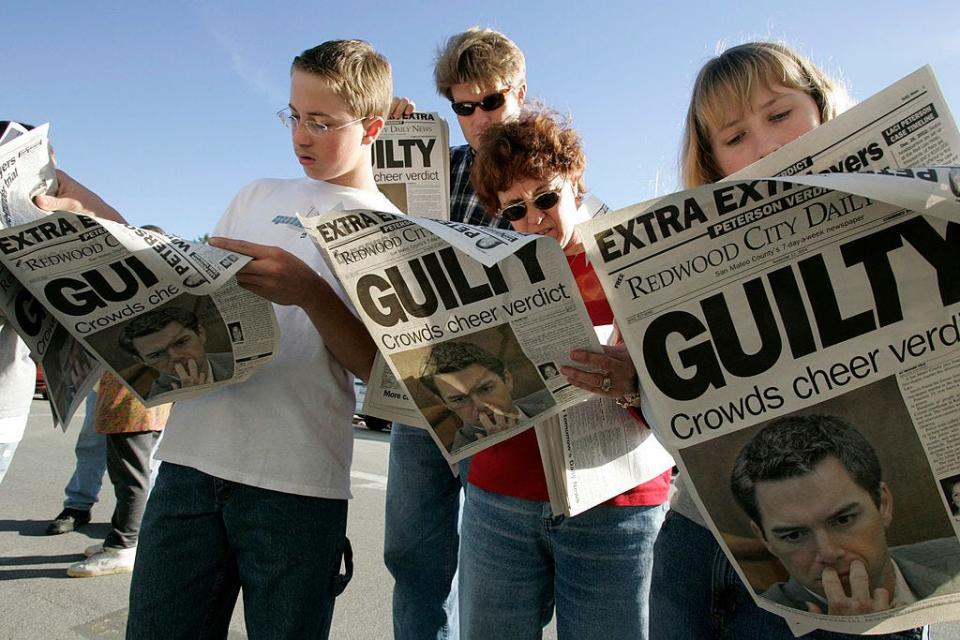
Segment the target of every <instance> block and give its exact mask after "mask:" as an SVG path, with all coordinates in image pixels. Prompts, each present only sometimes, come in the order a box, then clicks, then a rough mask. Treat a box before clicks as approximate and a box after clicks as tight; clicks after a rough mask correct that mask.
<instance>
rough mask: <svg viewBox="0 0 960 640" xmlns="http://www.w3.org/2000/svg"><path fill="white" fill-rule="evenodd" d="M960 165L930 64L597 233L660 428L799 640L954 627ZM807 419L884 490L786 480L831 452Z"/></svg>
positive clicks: (959, 144) (843, 473)
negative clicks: (766, 151)
mask: <svg viewBox="0 0 960 640" xmlns="http://www.w3.org/2000/svg"><path fill="white" fill-rule="evenodd" d="M908 164H909V165H912V166H911V167H908V166H906V165H908ZM958 164H960V134H958V132H957V128H956V124H955V123H954V121H953V118H952V116H951V115H950V112H949V109H948V108H947V105H946V104H945V102H944V99H943V96H942V94H941V92H940V90H939V87H938V86H937V83H936V80H935V78H934V76H933V74H932V71H931V70H930V69H929V68H924V69H921V70H919V71H917V72H915V73H914V74H911V75H910V76H908V77H907V78H905V79H903V80H901V81H899V82H897V83H896V84H894V85H892V86H891V87H890V88H888V89H887V90H885V91H883V92H881V93H879V94H877V95H876V96H874V97H872V98H870V99H869V100H867V101H865V102H863V103H861V104H860V105H858V106H857V107H855V108H853V109H851V110H850V111H849V112H847V113H845V114H843V115H841V116H839V117H838V118H836V119H835V120H833V121H831V122H829V123H826V124H824V125H823V126H821V127H819V128H818V129H816V130H814V131H813V132H811V133H810V134H808V135H806V136H804V137H803V138H801V139H799V140H798V141H796V142H794V143H792V144H790V145H788V146H786V147H784V148H782V149H780V150H779V151H778V152H776V153H775V154H772V155H770V156H768V157H767V158H765V159H764V160H763V161H762V162H760V163H757V164H756V165H753V166H751V167H749V168H748V169H746V170H744V171H742V172H741V173H740V174H738V175H737V176H735V179H731V180H730V181H726V182H721V183H718V184H716V185H709V186H706V187H702V188H699V189H693V190H689V191H683V192H680V193H677V194H674V195H672V196H667V197H664V198H660V199H658V200H656V201H652V202H649V203H642V204H638V205H634V206H632V207H628V208H626V209H623V210H620V211H617V212H613V213H611V214H608V215H607V216H605V217H604V218H602V219H599V220H595V221H591V222H588V223H585V225H584V227H583V235H584V238H585V241H586V244H587V249H588V253H589V255H590V257H591V261H592V263H593V264H594V266H595V268H596V270H597V273H598V275H599V277H600V280H601V283H602V284H603V286H604V289H605V291H606V292H607V295H608V298H609V300H610V302H611V305H612V307H613V309H614V314H615V316H616V318H617V320H618V323H619V325H620V327H621V329H622V331H623V333H624V337H625V340H626V343H627V346H628V348H629V349H630V352H631V354H632V355H633V356H634V359H635V361H636V362H637V363H638V371H639V374H640V380H641V388H642V389H643V391H644V394H645V398H644V402H645V406H644V413H645V415H646V416H647V417H648V418H649V419H650V420H651V424H652V426H653V427H654V429H655V430H656V431H657V433H658V435H659V437H660V438H661V440H662V441H663V442H664V443H666V444H668V445H669V446H670V447H671V448H672V450H673V451H674V452H675V457H676V459H677V462H678V464H679V465H680V466H681V468H682V470H683V472H684V473H685V474H686V475H687V476H688V478H687V479H688V485H690V486H691V489H692V490H693V493H694V498H695V500H696V502H697V503H698V506H699V507H700V508H701V511H702V512H703V513H704V514H705V515H706V516H707V519H708V520H709V521H710V524H711V526H712V528H713V530H714V533H715V535H716V536H717V539H718V541H719V542H720V544H721V546H722V547H723V548H724V549H725V551H726V553H727V556H728V557H729V558H730V560H731V562H732V564H733V565H734V566H735V567H736V568H737V571H738V572H739V573H740V575H741V577H742V578H743V579H744V582H745V584H748V585H750V586H751V587H752V588H753V590H754V594H755V596H756V601H757V604H758V605H759V606H761V607H763V608H764V609H767V610H770V611H773V612H775V613H777V614H779V615H782V616H784V617H785V618H786V620H787V621H788V623H790V625H791V628H792V629H793V630H794V631H795V632H796V633H798V634H799V633H805V632H807V631H809V630H811V629H814V628H824V629H829V630H832V631H837V632H845V633H863V632H868V631H869V632H870V633H888V632H892V631H895V630H900V629H906V628H911V627H915V626H920V625H922V624H926V623H930V622H935V621H942V620H947V619H953V618H960V543H958V540H957V535H958V533H960V522H958V519H957V518H956V517H953V516H952V512H953V511H952V510H953V508H955V507H956V505H954V503H953V499H952V498H951V497H950V496H951V494H950V491H951V488H952V486H953V484H955V482H954V481H955V480H960V437H958V435H957V434H958V433H960V430H958V429H957V428H956V427H957V425H958V424H960V405H958V404H957V402H956V398H957V388H956V386H955V380H956V379H957V378H956V375H955V374H954V372H955V371H957V370H958V369H960V350H958V349H957V347H958V344H960V317H958V312H960V287H958V285H957V283H958V282H960V263H958V262H957V256H958V255H960V226H958V223H960V168H958V167H957V166H926V167H924V166H923V165H958ZM848 171H860V172H865V173H841V172H848ZM776 174H780V175H781V176H789V177H779V178H768V179H762V178H763V177H764V176H774V175H776ZM807 174H815V175H807ZM758 178H761V179H758ZM824 424H828V425H834V426H832V427H831V426H826V427H824V426H822V425H824ZM811 425H813V426H814V427H815V428H817V429H834V430H835V431H836V430H839V431H840V432H842V433H844V434H846V435H847V437H848V438H850V439H851V441H852V440H856V441H857V442H858V443H860V444H858V445H857V446H853V445H850V446H846V447H841V449H842V450H843V451H844V452H845V453H844V455H850V456H853V455H854V454H853V453H851V452H853V451H860V452H861V454H858V455H859V458H858V459H860V460H861V461H865V460H869V459H871V457H872V458H873V459H875V460H877V462H878V465H873V464H872V463H871V464H868V463H867V462H863V463H862V467H861V468H863V469H878V471H877V473H878V474H879V477H880V478H881V479H882V484H881V485H880V488H878V487H877V484H876V483H875V482H872V481H869V482H868V481H865V480H863V481H862V482H864V483H865V484H869V485H870V487H871V488H870V490H869V492H868V491H867V490H866V489H864V488H863V485H861V484H857V482H856V481H854V480H853V479H852V472H851V471H849V468H848V467H846V466H844V463H841V462H840V460H839V456H834V455H833V454H832V453H830V454H828V455H827V457H826V458H824V459H822V460H818V461H816V462H815V463H813V464H814V466H813V470H814V471H815V472H811V471H810V469H809V468H807V469H804V468H800V467H797V468H793V467H791V466H790V465H791V464H793V463H792V462H791V460H792V459H793V458H795V457H796V456H795V454H796V453H797V452H798V451H800V450H807V449H809V448H810V445H811V444H814V445H817V446H819V445H821V444H823V443H825V442H826V436H822V435H809V433H810V429H811V428H812V427H811ZM836 425H840V426H839V427H838V426H836ZM816 433H826V431H822V432H820V431H818V432H816ZM798 434H799V435H798ZM804 434H807V436H806V437H805V438H804V437H803V435H804ZM854 434H856V437H854ZM787 442H792V443H793V444H792V445H790V446H789V447H788V448H787V449H786V450H785V452H778V450H777V447H778V446H779V447H785V446H787V445H785V444H784V443H787ZM824 446H825V445H824ZM765 447H766V448H765ZM827 451H832V449H827ZM774 461H776V462H774ZM764 465H767V466H766V467H764ZM734 467H736V468H737V474H734ZM763 468H765V469H766V470H765V471H763V472H762V473H761V472H760V471H758V469H763ZM791 469H792V471H791ZM754 474H756V475H754ZM763 474H769V475H763ZM778 474H780V475H778ZM734 477H736V478H737V482H736V486H737V487H738V488H739V489H738V491H737V495H734V490H733V488H732V487H733V485H734V483H733V481H732V478H734ZM818 483H819V484H818ZM958 494H960V492H958ZM837 505H839V507H838V506H837ZM951 505H953V506H951ZM894 507H895V508H894ZM748 514H752V515H748ZM758 520H759V521H760V522H759V523H758V522H757V521H758ZM843 536H846V538H844V537H843ZM855 559H859V560H860V561H859V562H854V560H855ZM827 567H829V568H830V569H829V570H827V569H826V568H827ZM864 574H865V575H864ZM867 578H869V581H868V580H867ZM851 582H855V583H857V584H858V585H859V586H858V587H857V589H856V593H854V590H853V589H852V588H851V586H850V583H851ZM867 584H869V585H870V586H869V588H868V587H866V585H867ZM878 586H883V587H885V588H886V589H887V592H886V594H884V593H882V592H875V591H873V590H872V589H874V588H876V587H878ZM840 591H842V593H838V592H840ZM850 595H853V596H854V597H853V598H852V599H851V598H847V596H850ZM845 598H846V601H845ZM808 603H809V604H808ZM871 610H875V611H877V613H864V611H871Z"/></svg>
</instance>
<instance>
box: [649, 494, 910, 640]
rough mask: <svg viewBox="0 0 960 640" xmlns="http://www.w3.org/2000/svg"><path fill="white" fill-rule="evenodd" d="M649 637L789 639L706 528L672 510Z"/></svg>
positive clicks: (659, 558)
mask: <svg viewBox="0 0 960 640" xmlns="http://www.w3.org/2000/svg"><path fill="white" fill-rule="evenodd" d="M650 637H651V638H656V639H657V640H741V639H743V638H763V640H793V638H794V635H793V632H791V631H790V629H789V627H788V626H787V623H786V622H784V620H783V618H781V617H780V616H778V615H775V614H773V613H770V612H769V611H764V610H763V609H761V608H760V607H758V606H757V605H756V604H754V602H753V599H752V598H751V597H750V593H749V592H748V591H747V588H746V587H745V586H744V584H743V582H742V581H741V580H740V577H739V576H738V575H737V573H736V571H734V569H733V567H732V566H731V565H730V563H729V562H728V561H727V557H726V556H725V555H724V553H723V550H722V549H721V548H720V545H719V544H717V541H716V540H715V539H714V537H713V534H712V533H711V532H710V530H709V529H707V528H706V527H702V526H700V525H699V524H697V523H695V522H693V521H692V520H690V519H689V518H685V517H684V516H682V515H680V514H679V513H677V512H676V511H671V512H669V513H668V514H667V517H666V519H665V520H664V523H663V528H662V529H661V530H660V536H659V537H658V538H657V544H656V548H655V554H654V563H653V584H652V586H651V594H650ZM864 637H869V638H879V639H886V640H893V639H894V638H896V639H897V640H919V639H921V638H925V637H926V636H925V635H924V631H923V630H922V629H914V630H911V631H903V632H901V633H894V634H888V635H882V636H859V635H856V636H855V635H847V634H841V633H833V632H830V631H822V630H821V631H814V632H812V633H810V634H808V635H805V636H803V638H805V639H809V640H847V639H849V640H853V639H854V638H864Z"/></svg>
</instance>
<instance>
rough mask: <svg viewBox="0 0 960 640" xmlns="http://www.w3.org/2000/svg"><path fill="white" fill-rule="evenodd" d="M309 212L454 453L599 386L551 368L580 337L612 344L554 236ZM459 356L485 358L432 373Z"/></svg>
mask: <svg viewBox="0 0 960 640" xmlns="http://www.w3.org/2000/svg"><path fill="white" fill-rule="evenodd" d="M301 221H302V222H303V224H304V228H306V229H307V231H308V232H309V233H310V234H311V236H312V237H313V238H314V240H315V241H316V243H317V245H318V247H319V248H320V250H321V252H322V253H323V254H324V256H325V259H326V260H327V261H328V262H329V264H330V266H331V269H332V271H333V272H334V273H335V274H336V276H337V278H338V279H339V280H340V282H341V283H342V285H343V287H344V290H345V291H347V293H348V295H349V296H350V298H351V300H352V301H353V303H354V305H355V307H356V309H357V311H358V313H359V315H360V318H361V319H362V320H363V322H364V324H365V325H366V326H367V328H368V330H369V331H370V333H371V335H372V336H373V339H374V341H375V342H376V344H377V346H378V348H379V349H380V351H381V352H382V354H383V355H384V360H385V361H386V363H387V365H388V366H389V368H390V370H391V372H392V373H393V375H394V376H395V378H396V379H397V380H398V381H399V385H400V387H401V388H402V389H404V390H405V393H406V395H407V396H408V397H409V398H410V399H411V400H412V402H413V404H414V405H415V406H416V407H417V409H418V412H419V413H420V414H421V415H422V416H423V421H425V422H426V423H427V424H429V425H430V429H429V432H430V433H431V435H432V437H433V439H434V441H435V442H436V443H437V445H438V446H439V447H440V450H441V452H442V453H443V455H444V457H445V458H446V459H447V460H448V462H450V463H453V462H457V461H459V460H461V459H463V458H466V457H469V456H471V455H473V454H475V453H477V452H478V451H481V450H482V449H485V448H487V447H489V446H491V445H493V444H496V443H497V442H501V441H503V440H504V439H506V438H509V437H511V436H513V435H516V434H518V433H520V432H522V431H523V430H525V429H527V428H529V427H531V426H533V424H534V423H535V422H537V421H539V420H542V419H544V418H546V417H549V416H551V415H555V414H557V413H558V412H559V411H560V410H561V409H564V408H567V407H570V406H573V405H575V404H577V403H579V402H582V401H583V400H585V399H586V398H587V397H588V396H589V394H588V393H587V392H586V391H584V390H582V389H578V388H577V387H574V386H573V385H570V384H569V383H568V382H567V381H566V379H565V378H563V377H562V376H551V377H547V376H546V375H545V373H544V372H545V371H547V370H548V368H552V369H554V370H559V368H560V366H562V365H564V364H573V362H572V361H571V360H570V357H569V356H570V351H571V349H573V348H586V349H589V350H592V351H599V350H600V348H601V347H600V343H599V341H598V340H597V337H596V334H595V333H594V331H593V326H592V324H591V322H590V318H589V316H588V314H587V310H586V307H585V306H584V304H583V300H582V299H581V298H580V296H579V293H578V292H577V288H576V283H575V282H574V278H573V274H572V273H571V272H570V268H569V266H568V264H567V260H566V258H565V256H564V255H563V252H562V250H561V249H560V246H559V245H558V244H557V243H556V242H555V241H553V240H552V239H549V238H543V237H540V236H529V235H523V234H520V233H516V232H513V231H508V230H502V229H489V228H477V227H470V226H468V225H462V224H455V223H450V222H445V221H435V220H428V219H421V218H412V217H405V216H397V215H394V214H389V213H381V212H375V211H348V212H333V213H330V214H327V215H324V216H318V217H311V218H301ZM464 354H466V355H464ZM478 354H479V355H478ZM460 357H471V358H482V359H483V362H484V363H485V364H484V365H482V366H481V365H479V364H474V365H472V368H468V369H465V370H464V371H466V372H469V373H475V374H476V375H477V378H476V379H473V378H471V379H469V380H467V379H466V378H464V379H461V378H460V377H459V376H452V374H451V377H450V378H449V379H448V377H446V374H443V373H442V371H443V370H442V367H441V368H440V370H439V371H438V373H437V376H436V377H434V376H431V375H429V374H428V371H427V367H428V363H430V362H443V361H447V360H451V359H455V358H460ZM491 371H496V374H497V375H493V376H492V377H491V379H490V380H488V379H487V378H486V377H485V376H487V374H488V373H490V372H491ZM441 378H442V382H441V381H440V380H441ZM435 380H436V381H437V382H436V385H449V388H447V387H445V391H440V390H439V389H438V388H431V386H430V385H431V384H432V383H433V382H434V381H435ZM372 386H376V385H372ZM438 393H447V394H448V397H447V400H448V402H447V403H446V404H444V403H443V402H441V399H440V396H439V395H438ZM371 396H374V397H376V392H375V391H371ZM471 399H477V402H472V401H471ZM458 405H459V406H458ZM480 407H484V409H483V410H481V409H480ZM374 415H377V414H376V413H374ZM379 417H384V418H390V417H392V416H387V415H381V416H379Z"/></svg>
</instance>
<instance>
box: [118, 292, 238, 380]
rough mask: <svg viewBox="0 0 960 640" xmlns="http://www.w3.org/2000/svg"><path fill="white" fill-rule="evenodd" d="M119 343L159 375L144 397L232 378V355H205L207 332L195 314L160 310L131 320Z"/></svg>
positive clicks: (120, 336) (166, 308)
mask: <svg viewBox="0 0 960 640" xmlns="http://www.w3.org/2000/svg"><path fill="white" fill-rule="evenodd" d="M118 344H119V346H120V348H121V349H123V350H124V351H125V352H127V353H129V354H130V355H132V356H134V357H135V358H136V359H137V360H139V361H140V362H141V363H143V364H144V365H146V366H147V367H149V368H151V369H153V370H154V371H156V372H157V373H158V374H159V377H157V379H156V380H154V381H153V384H152V386H151V387H150V391H149V393H148V394H147V398H152V397H154V396H157V395H160V394H162V393H167V392H169V391H174V390H177V389H183V388H186V387H192V386H196V385H201V384H209V383H211V382H219V381H221V380H225V379H227V378H229V377H230V376H232V375H233V354H232V353H230V352H224V353H208V352H207V349H206V344H207V331H206V329H205V328H204V327H203V326H202V325H201V324H200V319H199V317H198V316H197V314H196V313H194V312H193V311H190V310H189V309H184V308H182V307H175V306H167V307H159V308H157V309H153V310H151V311H148V312H147V313H144V314H143V315H141V316H138V317H136V318H134V319H133V320H131V321H130V322H128V323H127V324H126V325H125V326H124V327H123V329H122V331H121V332H120V335H119V338H118Z"/></svg>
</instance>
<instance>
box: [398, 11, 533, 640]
mask: <svg viewBox="0 0 960 640" xmlns="http://www.w3.org/2000/svg"><path fill="white" fill-rule="evenodd" d="M434 82H435V84H436V87H437V92H438V93H439V94H440V95H442V96H443V97H445V98H446V99H448V100H449V101H450V102H451V107H452V109H453V112H454V113H455V114H456V115H457V121H458V122H459V123H460V130H461V131H462V132H463V137H464V138H465V139H466V140H467V144H465V145H462V146H458V147H452V148H451V149H450V219H451V220H453V221H455V222H465V223H467V224H473V225H484V226H485V225H490V224H496V226H499V227H502V228H509V227H510V221H509V220H507V219H505V218H498V219H491V218H490V217H489V216H486V215H485V214H484V209H483V206H482V205H481V204H480V200H479V199H478V198H477V194H476V193H475V192H474V190H473V187H472V186H471V185H470V169H471V167H472V166H473V157H474V149H475V148H476V147H477V146H478V145H479V143H480V138H481V136H482V135H483V132H484V131H485V130H486V128H487V127H488V126H489V125H490V124H492V123H495V122H502V121H504V120H509V119H511V118H515V117H516V116H517V115H519V113H520V109H521V107H522V106H523V99H524V96H525V95H526V91H527V82H526V62H525V60H524V57H523V52H522V51H520V48H519V47H518V46H517V45H516V44H515V43H514V42H513V41H511V40H510V39H509V38H508V37H506V36H505V35H503V34H502V33H499V32H497V31H494V30H492V29H481V28H478V27H472V28H470V29H467V30H466V31H464V32H463V33H458V34H455V35H453V36H451V37H450V38H449V39H448V40H447V42H446V44H445V45H444V46H443V48H442V49H440V51H439V53H438V55H437V59H436V61H435V67H434ZM412 110H413V104H412V103H410V102H408V101H407V100H405V99H400V100H395V101H394V105H393V107H392V109H391V115H392V117H400V116H401V115H402V114H403V113H405V112H410V111H412ZM468 464H469V462H466V461H465V462H464V463H461V464H460V477H461V478H465V477H466V470H467V465H468ZM460 490H461V483H460V480H458V479H457V478H456V477H454V476H453V474H451V472H450V467H449V465H448V464H447V462H446V460H445V459H444V458H443V456H442V455H441V454H440V450H439V449H438V448H437V445H436V444H434V442H433V440H432V439H431V438H430V435H429V434H428V433H427V432H426V431H425V430H423V429H417V428H414V427H410V426H407V425H403V424H400V423H396V424H394V425H393V429H392V430H391V433H390V471H389V479H388V481H387V512H386V522H385V532H384V561H385V563H386V565H387V569H389V570H390V573H391V574H392V575H393V577H394V580H395V581H396V584H395V587H394V591H393V629H394V637H395V638H396V639H397V640H414V639H415V640H420V639H426V638H430V639H434V638H437V639H446V640H451V639H455V638H458V637H459V629H458V618H457V592H456V581H455V580H454V576H455V575H456V569H457V556H458V553H459V548H460V534H459V532H458V530H457V522H458V517H459V509H460Z"/></svg>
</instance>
